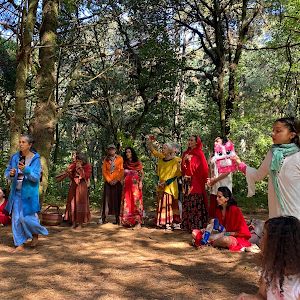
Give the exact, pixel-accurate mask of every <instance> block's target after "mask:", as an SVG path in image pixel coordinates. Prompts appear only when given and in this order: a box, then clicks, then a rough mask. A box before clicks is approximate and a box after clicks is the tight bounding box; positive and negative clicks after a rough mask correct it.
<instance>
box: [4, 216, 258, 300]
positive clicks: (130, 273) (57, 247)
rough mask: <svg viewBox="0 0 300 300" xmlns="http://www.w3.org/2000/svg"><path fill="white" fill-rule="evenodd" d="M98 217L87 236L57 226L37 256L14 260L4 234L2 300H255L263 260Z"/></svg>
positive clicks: (7, 233) (182, 234) (175, 233)
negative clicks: (241, 298)
mask: <svg viewBox="0 0 300 300" xmlns="http://www.w3.org/2000/svg"><path fill="white" fill-rule="evenodd" d="M96 220H97V216H96V215H94V217H93V221H92V222H91V223H90V224H89V225H88V226H87V227H85V228H83V229H82V230H81V231H75V230H72V229H70V228H69V227H66V226H51V227H50V226H49V227H48V229H49V236H47V237H41V238H40V243H39V245H38V246H37V248H36V249H30V248H28V249H26V251H25V252H24V253H13V254H12V253H11V250H12V249H13V242H12V235H11V228H9V227H1V228H0V276H1V278H0V299H8V300H11V299H47V300H48V299H50V300H58V299H60V300H62V299H63V300H64V299H66V300H67V299H84V300H85V299H211V300H213V299H216V300H218V299H234V298H235V297H236V296H237V295H238V294H239V293H240V292H248V293H255V292H256V290H257V282H258V272H257V268H256V264H255V261H256V258H257V257H256V256H255V255H256V254H252V253H231V252H229V251H227V250H222V251H221V250H218V249H214V248H212V247H203V248H200V249H195V248H193V247H192V246H191V245H190V242H191V235H190V234H188V233H185V232H182V231H179V230H176V231H173V232H168V231H163V230H158V229H155V228H151V227H142V228H141V229H139V230H138V229H127V228H123V227H119V226H117V225H113V224H111V223H107V224H104V225H97V223H96Z"/></svg>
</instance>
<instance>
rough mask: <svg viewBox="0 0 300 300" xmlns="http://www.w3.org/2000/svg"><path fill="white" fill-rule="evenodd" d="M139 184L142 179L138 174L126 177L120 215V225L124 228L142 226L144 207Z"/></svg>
mask: <svg viewBox="0 0 300 300" xmlns="http://www.w3.org/2000/svg"><path fill="white" fill-rule="evenodd" d="M132 173H133V172H132ZM139 183H140V178H139V176H138V174H137V172H136V174H135V173H133V174H130V175H127V176H126V177H125V180H124V188H123V195H122V203H121V213H120V223H121V224H122V225H123V226H129V227H130V226H134V225H136V224H142V221H143V214H144V206H143V193H142V190H141V189H140V188H139Z"/></svg>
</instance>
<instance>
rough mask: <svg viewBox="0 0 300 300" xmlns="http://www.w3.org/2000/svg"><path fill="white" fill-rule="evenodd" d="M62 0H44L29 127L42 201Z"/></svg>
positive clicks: (52, 121) (54, 116)
mask: <svg viewBox="0 0 300 300" xmlns="http://www.w3.org/2000/svg"><path fill="white" fill-rule="evenodd" d="M58 7H59V0H44V1H43V17H42V25H41V29H40V43H41V46H42V47H41V48H40V51H39V62H40V69H39V71H38V74H37V89H38V90H37V96H38V102H37V104H36V107H35V110H34V117H33V119H32V121H31V124H30V130H31V132H32V135H33V137H34V139H35V148H36V150H37V151H38V153H39V154H40V156H41V162H42V168H43V176H42V182H41V185H40V195H41V202H43V200H44V195H45V192H46V190H47V187H48V170H49V158H50V152H51V148H52V145H53V142H54V133H55V126H56V123H57V106H56V101H55V84H56V69H55V62H56V38H57V33H56V30H57V20H58Z"/></svg>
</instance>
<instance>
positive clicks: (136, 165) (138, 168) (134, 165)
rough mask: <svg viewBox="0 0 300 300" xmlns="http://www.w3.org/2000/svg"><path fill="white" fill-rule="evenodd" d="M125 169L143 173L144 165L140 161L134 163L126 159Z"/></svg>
mask: <svg viewBox="0 0 300 300" xmlns="http://www.w3.org/2000/svg"><path fill="white" fill-rule="evenodd" d="M124 169H127V170H133V171H141V170H142V169H143V165H142V163H141V162H140V161H139V160H138V161H136V162H133V161H130V160H128V159H126V160H125V161H124Z"/></svg>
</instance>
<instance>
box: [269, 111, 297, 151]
mask: <svg viewBox="0 0 300 300" xmlns="http://www.w3.org/2000/svg"><path fill="white" fill-rule="evenodd" d="M277 122H280V123H283V124H284V125H285V127H287V128H288V129H289V131H290V132H295V133H296V135H295V137H293V138H292V140H291V142H292V143H295V144H296V145H297V146H298V147H299V148H300V137H299V134H300V122H299V120H297V119H296V118H294V117H286V118H280V119H277V120H276V121H275V122H274V123H277Z"/></svg>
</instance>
